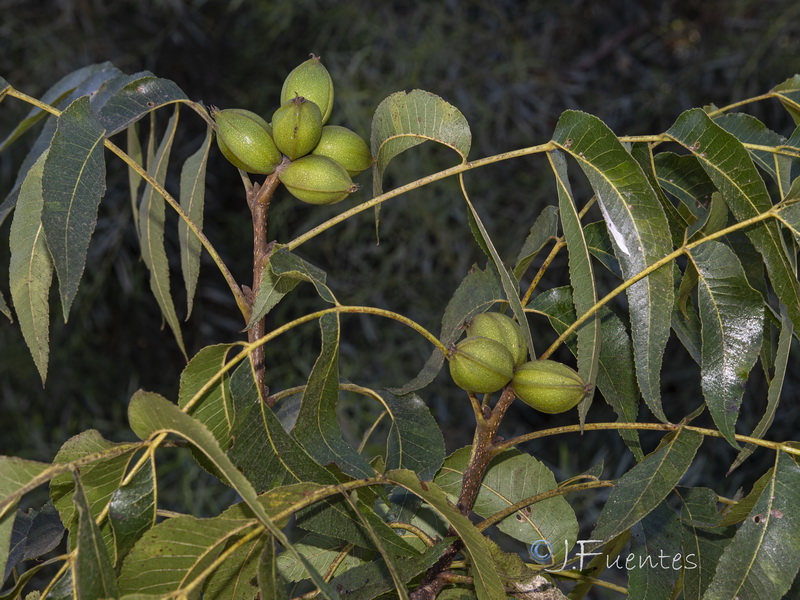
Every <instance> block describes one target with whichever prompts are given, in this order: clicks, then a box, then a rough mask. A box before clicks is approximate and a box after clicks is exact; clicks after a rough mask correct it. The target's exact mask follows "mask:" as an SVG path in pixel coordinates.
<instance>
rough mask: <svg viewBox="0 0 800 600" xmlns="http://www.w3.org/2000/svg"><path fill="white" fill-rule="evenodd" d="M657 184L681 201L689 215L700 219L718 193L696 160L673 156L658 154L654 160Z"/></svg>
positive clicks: (667, 153)
mask: <svg viewBox="0 0 800 600" xmlns="http://www.w3.org/2000/svg"><path fill="white" fill-rule="evenodd" d="M653 164H654V165H655V169H656V175H657V176H658V184H659V186H660V187H661V188H663V189H664V190H666V191H667V192H669V193H670V194H672V195H673V196H675V197H676V198H677V199H678V200H680V201H681V202H682V203H683V205H684V206H685V207H686V209H687V210H688V211H689V212H690V214H692V215H694V216H695V218H699V217H701V216H702V215H703V213H704V212H705V207H706V206H707V205H708V203H709V202H710V201H711V194H713V193H714V192H716V191H717V187H716V186H715V185H714V182H712V181H711V179H709V177H708V174H707V173H706V172H705V169H703V167H702V166H701V165H700V163H699V162H698V160H697V158H695V157H694V156H691V155H679V154H675V153H673V152H659V153H658V154H656V155H655V157H653Z"/></svg>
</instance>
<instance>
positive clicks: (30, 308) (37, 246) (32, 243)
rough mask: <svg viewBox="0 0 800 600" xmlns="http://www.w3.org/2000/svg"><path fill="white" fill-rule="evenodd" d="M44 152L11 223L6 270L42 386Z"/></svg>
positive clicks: (45, 331) (45, 335) (49, 266)
mask: <svg viewBox="0 0 800 600" xmlns="http://www.w3.org/2000/svg"><path fill="white" fill-rule="evenodd" d="M45 160H47V152H45V153H44V154H42V156H41V157H39V160H37V161H36V164H35V165H34V166H33V167H32V168H31V170H30V171H28V176H27V177H26V178H25V182H24V183H23V184H22V188H20V193H19V198H18V200H17V208H16V211H15V212H14V220H13V221H12V222H11V232H10V235H9V245H10V247H11V262H10V264H9V267H8V272H9V279H10V285H11V299H12V301H13V302H14V310H15V311H16V313H17V320H18V321H19V327H20V329H21V330H22V336H23V338H24V339H25V343H26V344H27V345H28V349H30V351H31V354H32V355H33V361H34V362H35V363H36V367H37V369H38V370H39V375H40V376H41V378H42V383H44V381H45V379H46V378H47V361H48V357H49V354H50V285H51V283H52V281H53V261H52V260H51V258H50V252H49V250H48V249H47V243H46V242H45V237H44V228H43V227H42V218H41V217H42V206H43V203H44V199H43V195H42V173H43V171H44V162H45Z"/></svg>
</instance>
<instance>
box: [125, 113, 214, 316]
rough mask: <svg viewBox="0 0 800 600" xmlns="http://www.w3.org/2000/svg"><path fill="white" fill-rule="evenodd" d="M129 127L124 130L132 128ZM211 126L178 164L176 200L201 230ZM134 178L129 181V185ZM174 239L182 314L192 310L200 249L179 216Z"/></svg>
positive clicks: (196, 240)
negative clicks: (182, 290)
mask: <svg viewBox="0 0 800 600" xmlns="http://www.w3.org/2000/svg"><path fill="white" fill-rule="evenodd" d="M133 129H134V128H133V127H131V128H129V129H128V131H132V130H133ZM211 137H212V132H211V128H209V129H208V131H207V132H206V138H205V140H203V143H202V144H201V145H200V147H199V148H198V149H197V151H196V152H195V153H194V154H192V155H191V156H190V157H189V158H187V159H186V162H184V163H183V167H182V168H181V187H180V204H181V208H182V209H183V211H184V212H185V213H186V214H187V215H188V217H189V219H191V221H192V223H194V224H195V225H196V226H197V228H198V229H199V230H200V231H202V230H203V207H204V205H205V192H206V163H207V162H208V152H209V149H210V148H211ZM133 188H134V182H131V189H133ZM178 240H179V242H180V248H181V270H182V272H183V283H184V287H185V288H186V304H187V309H186V318H187V319H188V318H189V315H191V314H192V306H193V305H194V294H195V289H196V288H197V278H198V276H199V275H200V252H201V250H202V249H203V248H202V245H201V244H200V240H199V239H198V237H197V236H196V235H195V234H194V233H193V232H192V231H191V230H190V229H189V227H188V226H187V225H186V222H185V221H184V220H183V219H179V220H178Z"/></svg>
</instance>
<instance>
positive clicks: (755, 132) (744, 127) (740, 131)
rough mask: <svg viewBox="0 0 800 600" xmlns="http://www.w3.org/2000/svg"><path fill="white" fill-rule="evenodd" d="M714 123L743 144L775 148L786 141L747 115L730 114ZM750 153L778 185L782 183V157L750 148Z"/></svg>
mask: <svg viewBox="0 0 800 600" xmlns="http://www.w3.org/2000/svg"><path fill="white" fill-rule="evenodd" d="M714 122H715V123H716V124H717V125H719V126H720V127H722V128H723V129H724V130H725V131H727V132H728V133H730V134H731V135H733V136H734V137H736V139H737V140H739V141H740V142H742V143H743V144H755V145H758V146H768V147H772V148H775V147H776V146H780V145H782V144H783V142H785V141H786V138H784V137H783V136H781V135H779V134H777V133H775V132H774V131H771V130H770V129H767V127H766V125H764V124H763V123H762V122H761V121H759V120H758V119H756V118H755V117H754V116H752V115H748V114H746V113H728V114H724V115H720V116H718V117H715V118H714ZM748 152H749V153H750V156H751V157H752V158H753V160H754V161H755V163H756V164H757V165H758V166H759V167H761V168H762V169H764V170H765V171H766V172H767V173H769V174H770V176H771V177H772V179H773V180H775V182H776V183H778V182H780V177H779V171H778V166H777V162H778V160H779V159H780V157H779V156H778V155H777V154H775V153H773V152H768V151H766V150H758V149H753V148H749V149H748Z"/></svg>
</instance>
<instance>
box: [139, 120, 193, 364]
mask: <svg viewBox="0 0 800 600" xmlns="http://www.w3.org/2000/svg"><path fill="white" fill-rule="evenodd" d="M177 127H178V107H176V108H175V113H174V114H173V115H172V117H171V118H170V120H169V123H168V124H167V130H166V131H165V132H164V137H163V139H162V140H161V144H159V146H158V150H157V152H156V155H155V158H154V160H153V161H152V162H148V165H147V170H148V172H149V174H150V175H151V176H152V177H153V179H155V180H156V182H157V183H159V184H160V185H162V186H163V185H164V181H165V180H166V178H167V167H168V165H169V155H170V152H171V150H172V142H173V140H174V139H175V131H176V129H177ZM165 219H166V206H165V200H164V198H163V197H162V196H161V194H159V193H158V192H156V190H155V188H154V187H153V186H151V185H149V184H148V185H146V186H145V188H144V195H143V196H142V203H141V205H140V206H139V232H140V236H141V237H140V245H141V248H142V260H143V261H144V264H145V265H147V269H148V270H149V271H150V290H151V291H152V292H153V296H155V299H156V302H158V306H159V308H160V309H161V314H162V315H163V316H164V319H165V320H166V321H167V324H168V325H169V328H170V329H171V330H172V333H173V334H174V336H175V340H176V341H177V342H178V347H179V348H180V349H181V352H182V353H183V355H184V356H186V348H185V347H184V345H183V335H182V334H181V326H180V323H179V322H178V315H177V314H175V304H174V303H173V301H172V295H171V294H170V284H169V259H168V258H167V252H166V249H165V248H164V224H165Z"/></svg>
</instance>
